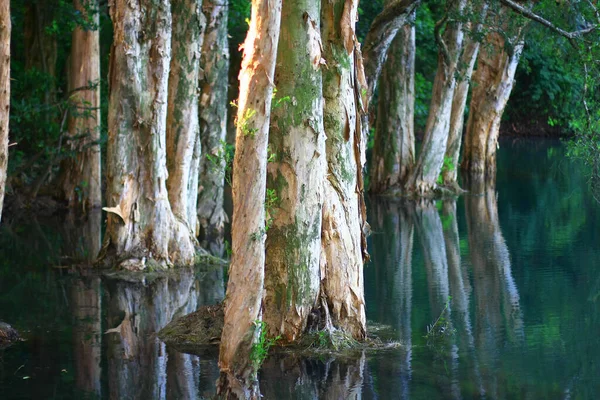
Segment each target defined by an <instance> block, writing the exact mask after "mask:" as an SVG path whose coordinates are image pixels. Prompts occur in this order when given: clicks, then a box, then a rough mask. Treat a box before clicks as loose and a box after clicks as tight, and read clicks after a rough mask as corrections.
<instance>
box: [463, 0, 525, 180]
mask: <svg viewBox="0 0 600 400" xmlns="http://www.w3.org/2000/svg"><path fill="white" fill-rule="evenodd" d="M510 12H511V11H510V10H508V9H506V8H504V7H502V8H501V11H500V14H499V15H498V16H497V17H496V19H497V20H502V19H503V18H506V15H505V14H508V13H510ZM505 30H507V31H508V34H507V36H505V35H501V34H500V33H497V32H491V33H489V34H488V35H487V36H486V38H485V41H484V46H483V47H484V48H483V49H482V51H480V52H479V57H478V59H477V70H476V71H475V72H474V73H473V82H474V89H473V95H472V98H471V106H470V109H469V119H468V122H467V132H466V135H465V145H464V149H463V160H462V164H461V167H462V169H463V170H465V171H466V172H467V173H468V174H470V175H471V176H472V177H476V176H487V177H489V178H492V179H493V177H495V175H496V150H497V149H498V135H499V133H500V121H501V119H502V114H503V113H504V108H505V107H506V104H507V102H508V98H509V97H510V93H511V91H512V88H513V84H514V80H515V72H516V70H517V66H518V65H519V60H520V58H521V53H522V52H523V46H524V37H523V25H521V26H519V27H517V28H513V30H512V32H511V31H509V30H508V29H505ZM505 37H506V38H507V39H508V40H509V43H506V42H505Z"/></svg>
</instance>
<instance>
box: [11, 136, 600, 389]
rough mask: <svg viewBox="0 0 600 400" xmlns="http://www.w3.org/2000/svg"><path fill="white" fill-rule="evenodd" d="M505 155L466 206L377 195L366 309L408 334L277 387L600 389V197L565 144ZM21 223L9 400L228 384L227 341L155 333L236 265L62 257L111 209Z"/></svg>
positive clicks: (15, 252) (302, 365)
mask: <svg viewBox="0 0 600 400" xmlns="http://www.w3.org/2000/svg"><path fill="white" fill-rule="evenodd" d="M498 165H499V171H498V176H497V181H496V186H495V188H484V189H482V190H480V193H478V194H477V195H466V196H464V197H461V198H460V199H459V200H458V201H456V202H438V203H435V204H421V205H419V206H415V205H410V204H404V203H400V202H383V201H381V200H375V199H371V201H370V209H369V218H370V223H371V225H372V228H373V231H374V234H373V235H372V236H371V237H370V238H369V246H370V252H371V254H372V258H373V262H372V263H371V264H370V265H369V266H367V267H366V269H365V292H366V301H367V316H368V319H369V320H370V321H372V322H376V323H379V324H385V325H389V326H391V327H392V328H393V333H392V336H393V338H394V339H395V340H398V341H400V342H402V343H403V344H404V346H403V347H401V348H399V349H394V350H386V351H380V352H377V353H370V354H369V353H367V354H364V355H362V356H360V357H355V358H354V359H343V360H334V359H330V358H327V357H322V358H321V359H314V360H298V359H295V358H294V357H286V358H283V359H276V360H275V359H271V360H268V361H267V362H266V363H265V366H264V368H263V370H262V371H261V382H260V387H261V392H262V394H263V396H264V398H266V399H286V398H301V399H317V398H319V399H320V398H323V399H346V398H353V399H354V398H356V399H358V398H363V399H401V398H407V399H408V398H410V399H446V398H448V399H459V398H464V399H471V398H485V399H596V398H599V397H600V368H599V363H600V340H599V335H600V318H599V317H598V315H599V314H598V312H599V311H600V310H599V307H598V306H599V302H600V254H599V253H600V241H599V239H600V238H599V234H600V230H599V229H598V226H600V206H599V205H598V203H597V202H596V200H594V198H593V196H592V195H591V193H590V191H589V189H588V187H587V184H586V180H585V178H584V177H583V176H582V174H581V172H580V171H579V166H578V165H576V164H574V163H572V162H570V161H569V160H567V159H565V157H564V150H563V148H562V147H561V146H560V145H559V144H558V143H555V142H544V141H535V142H528V141H518V142H514V143H513V142H503V143H502V147H501V150H500V153H499V158H498ZM7 221H8V222H7V223H4V221H3V226H2V227H1V228H0V321H5V322H8V323H10V324H12V325H13V326H15V327H17V328H18V329H19V330H20V331H21V332H22V333H23V336H24V337H25V338H26V339H27V340H26V341H25V342H21V343H18V344H16V345H14V346H12V347H10V348H7V349H4V350H0V399H86V398H90V399H92V398H110V399H153V398H156V399H162V398H165V399H187V398H192V399H193V398H202V397H208V396H210V395H211V394H212V393H214V382H215V380H216V379H217V377H218V368H217V365H216V355H215V354H214V352H213V353H210V352H208V353H203V354H199V355H192V354H182V353H178V352H176V351H174V350H172V349H168V348H166V347H165V346H164V344H162V343H160V342H159V341H158V340H157V339H156V338H155V336H154V332H156V330H158V329H160V327H162V326H163V325H164V324H166V323H167V322H169V321H170V320H171V319H172V318H173V317H175V316H178V315H183V314H186V313H188V312H190V311H193V310H195V309H196V308H197V307H198V306H200V305H203V304H210V303H214V302H216V301H218V300H220V299H221V298H222V297H223V293H224V284H223V274H222V271H212V272H202V271H190V272H182V273H179V274H177V275H170V276H168V275H164V276H148V277H136V278H133V277H128V278H126V279H124V277H122V276H103V277H99V276H96V275H94V274H91V273H85V271H84V272H83V273H78V272H76V271H73V269H67V268H51V267H52V266H62V265H67V264H68V263H69V262H70V261H71V260H72V259H81V258H85V257H86V256H87V255H88V254H90V253H93V252H94V251H96V249H97V247H98V246H99V243H100V234H99V230H100V228H99V227H100V216H92V217H91V218H90V219H89V220H88V221H86V223H85V224H82V223H81V222H77V221H70V220H69V219H68V218H63V217H61V218H58V220H57V219H56V218H53V219H45V220H44V219H41V218H40V219H38V220H32V219H31V218H28V219H20V220H16V219H13V220H12V221H11V220H10V218H9V219H8V220H7ZM438 317H440V318H439V320H438ZM436 320H438V323H437V324H436V325H435V327H434V328H433V330H432V333H431V334H430V335H429V337H426V335H427V331H428V326H431V325H432V324H433V323H434V322H435V321H436ZM115 328H117V329H115ZM107 331H109V332H108V333H106V332H107Z"/></svg>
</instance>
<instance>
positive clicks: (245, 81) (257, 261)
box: [219, 0, 281, 398]
mask: <svg viewBox="0 0 600 400" xmlns="http://www.w3.org/2000/svg"><path fill="white" fill-rule="evenodd" d="M280 21H281V0H253V2H252V19H251V21H250V28H249V31H248V35H247V37H246V41H245V42H244V58H243V62H242V69H241V71H240V97H239V101H238V114H237V132H236V152H235V159H234V165H233V168H234V175H233V226H232V250H233V253H232V257H231V266H230V269H229V283H228V286H227V300H226V302H225V324H224V327H223V334H222V337H221V348H220V354H219V367H220V369H221V378H220V383H219V386H220V387H219V391H220V394H221V395H223V396H225V397H227V398H250V397H257V396H258V392H257V390H256V386H255V385H254V382H255V381H256V366H255V365H253V362H252V360H251V359H250V353H251V351H252V346H253V344H254V343H255V341H256V335H257V334H258V333H259V331H260V327H259V326H257V323H256V321H257V320H260V319H261V304H262V298H263V290H264V278H265V273H264V264H265V228H266V227H265V194H266V178H267V145H268V140H269V119H270V113H271V98H272V96H273V78H274V73H275V62H276V56H277V45H278V41H279V26H280Z"/></svg>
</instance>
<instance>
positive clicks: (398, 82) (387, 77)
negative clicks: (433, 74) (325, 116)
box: [369, 13, 416, 193]
mask: <svg viewBox="0 0 600 400" xmlns="http://www.w3.org/2000/svg"><path fill="white" fill-rule="evenodd" d="M414 15H415V14H414V13H413V14H412V17H411V19H412V20H414ZM412 22H414V21H408V22H407V24H406V25H404V27H402V28H401V29H400V30H399V31H398V33H397V34H396V38H395V39H394V41H393V42H392V44H391V46H390V49H389V52H388V57H387V60H386V62H385V64H384V66H383V70H382V73H381V78H380V80H381V83H380V85H379V102H378V111H377V125H376V127H375V144H374V146H373V155H372V163H371V182H370V185H371V186H370V188H369V189H370V191H371V192H373V193H383V192H386V191H388V190H390V189H392V188H394V187H397V186H400V185H401V184H402V183H404V181H405V179H406V177H407V176H408V174H409V172H410V170H411V169H412V166H413V164H414V162H415V132H414V112H415V107H414V105H415V51H416V48H415V26H414V24H413V23H412Z"/></svg>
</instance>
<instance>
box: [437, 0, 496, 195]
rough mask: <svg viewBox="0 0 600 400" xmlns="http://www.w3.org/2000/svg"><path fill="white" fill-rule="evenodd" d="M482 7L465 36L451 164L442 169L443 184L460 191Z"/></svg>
mask: <svg viewBox="0 0 600 400" xmlns="http://www.w3.org/2000/svg"><path fill="white" fill-rule="evenodd" d="M479 7H480V8H479V9H478V10H477V14H476V15H477V18H478V20H477V22H476V24H472V25H471V26H472V30H473V31H472V32H471V34H470V35H469V36H468V37H466V38H465V43H464V49H463V53H462V55H461V56H460V61H459V63H458V64H459V67H458V68H459V74H458V75H459V79H458V81H457V82H456V88H455V89H454V97H453V99H452V113H451V115H450V131H449V134H448V144H447V147H446V155H445V158H446V159H447V160H450V164H449V165H448V167H447V168H445V169H444V170H443V171H442V180H443V184H444V186H446V187H450V188H452V190H454V191H456V192H459V191H460V188H459V186H458V182H457V175H458V173H457V172H458V159H459V156H460V146H461V142H462V135H463V129H464V122H465V121H464V120H465V106H466V104H467V95H468V93H469V86H470V83H471V76H472V75H473V68H474V67H475V61H476V60H477V55H478V54H479V44H480V41H479V40H478V39H476V38H477V35H478V34H479V33H480V32H481V29H482V25H483V22H484V21H485V17H486V15H487V8H488V4H487V2H485V1H484V2H481V5H480V6H479Z"/></svg>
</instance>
